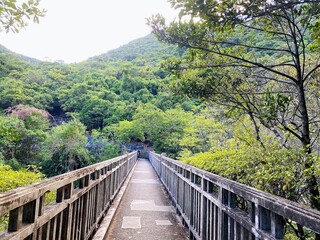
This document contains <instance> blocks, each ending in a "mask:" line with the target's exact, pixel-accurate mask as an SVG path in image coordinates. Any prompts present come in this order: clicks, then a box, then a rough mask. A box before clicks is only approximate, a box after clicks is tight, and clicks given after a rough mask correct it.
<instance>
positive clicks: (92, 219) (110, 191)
mask: <svg viewBox="0 0 320 240" xmlns="http://www.w3.org/2000/svg"><path fill="white" fill-rule="evenodd" d="M136 160H137V152H133V153H129V154H125V155H122V156H119V157H116V158H112V159H109V160H107V161H104V162H101V163H96V164H93V165H91V166H88V167H84V168H81V169H78V170H74V171H71V172H68V173H65V174H61V175H58V176H55V177H52V178H49V179H46V180H43V181H41V182H38V183H34V184H32V185H29V186H26V187H20V188H17V189H13V190H11V191H8V192H5V193H2V194H0V217H2V216H4V215H5V214H7V213H8V214H9V224H8V231H7V232H4V233H0V239H62V240H64V239H89V238H90V237H92V236H93V234H94V233H95V231H96V227H97V226H98V224H99V222H100V221H101V219H102V218H103V216H104V215H105V213H106V211H107V210H108V209H109V207H110V205H111V203H112V201H113V199H114V198H115V196H116V194H117V193H118V191H119V189H120V188H121V185H122V183H123V182H124V181H125V179H126V177H127V176H128V174H129V172H130V171H131V170H132V168H133V166H134V164H135V162H136ZM53 191H56V196H55V199H54V201H55V203H51V204H49V205H48V206H45V205H44V198H45V195H46V193H48V192H53Z"/></svg>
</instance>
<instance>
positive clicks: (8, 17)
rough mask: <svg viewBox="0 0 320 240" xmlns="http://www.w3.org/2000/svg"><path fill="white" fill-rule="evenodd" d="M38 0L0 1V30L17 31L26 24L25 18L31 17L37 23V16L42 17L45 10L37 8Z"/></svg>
mask: <svg viewBox="0 0 320 240" xmlns="http://www.w3.org/2000/svg"><path fill="white" fill-rule="evenodd" d="M39 3H40V0H29V1H27V2H26V1H24V2H19V3H17V1H16V0H1V1H0V30H2V29H4V30H6V32H10V31H12V32H15V33H17V32H19V29H21V28H24V27H26V26H27V20H29V19H30V18H32V20H33V21H34V22H35V23H39V17H43V16H44V13H45V11H44V10H40V9H39V8H38V6H39Z"/></svg>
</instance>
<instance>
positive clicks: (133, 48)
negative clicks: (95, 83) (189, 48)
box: [88, 34, 184, 64]
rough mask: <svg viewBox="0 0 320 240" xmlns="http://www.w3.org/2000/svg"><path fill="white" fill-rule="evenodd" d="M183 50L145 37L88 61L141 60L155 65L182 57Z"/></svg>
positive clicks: (148, 36) (153, 37)
mask: <svg viewBox="0 0 320 240" xmlns="http://www.w3.org/2000/svg"><path fill="white" fill-rule="evenodd" d="M183 53H184V50H182V49H180V48H178V47H176V46H172V45H168V44H164V43H161V42H159V41H158V40H157V39H156V37H155V36H153V35H151V34H150V35H147V36H145V37H143V38H139V39H136V40H133V41H131V42H129V43H128V44H126V45H123V46H121V47H119V48H117V49H114V50H111V51H109V52H107V53H105V54H101V55H99V56H96V57H92V58H90V59H89V60H88V61H115V60H123V61H135V60H137V59H139V58H143V59H145V60H146V62H148V63H153V64H156V63H158V62H159V61H162V60H163V59H165V58H168V57H174V56H182V55H183Z"/></svg>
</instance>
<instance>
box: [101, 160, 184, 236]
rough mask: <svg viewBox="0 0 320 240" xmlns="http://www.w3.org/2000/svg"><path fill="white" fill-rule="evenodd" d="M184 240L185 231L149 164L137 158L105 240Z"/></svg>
mask: <svg viewBox="0 0 320 240" xmlns="http://www.w3.org/2000/svg"><path fill="white" fill-rule="evenodd" d="M122 239H123V240H124V239H132V240H135V239H139V240H144V239H145V240H150V239H152V240H163V239H166V240H177V239H179V240H184V239H189V238H188V236H187V231H186V230H185V228H184V227H183V226H182V224H181V222H180V221H179V220H178V218H177V216H176V212H175V210H174V208H173V207H172V205H171V200H170V199H169V196H168V195H167V193H166V192H165V190H164V187H163V186H162V184H161V182H160V180H159V178H158V176H157V175H156V173H155V171H154V169H153V168H152V166H151V164H150V162H149V161H148V160H145V159H139V160H138V162H137V165H136V167H135V169H134V172H133V175H132V177H131V179H130V181H129V184H128V187H127V190H126V192H125V193H124V196H123V198H122V200H121V204H120V206H119V208H118V210H117V212H116V214H115V216H114V218H113V220H112V223H111V225H110V227H109V230H108V234H107V237H106V238H105V240H122Z"/></svg>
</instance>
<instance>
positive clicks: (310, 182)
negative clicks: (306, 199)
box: [298, 84, 320, 210]
mask: <svg viewBox="0 0 320 240" xmlns="http://www.w3.org/2000/svg"><path fill="white" fill-rule="evenodd" d="M298 94H299V110H300V114H301V142H302V145H303V147H304V150H305V153H306V155H307V161H306V163H305V165H304V168H305V169H306V170H310V172H311V175H310V176H307V179H306V181H307V187H308V191H309V193H310V203H311V207H312V208H315V209H317V210H320V192H319V186H318V181H317V175H316V173H315V171H314V163H313V160H312V158H311V157H310V154H311V152H312V149H311V146H310V144H311V137H310V126H309V116H308V111H307V104H306V99H305V93H304V87H303V84H301V85H300V86H299V87H298Z"/></svg>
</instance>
